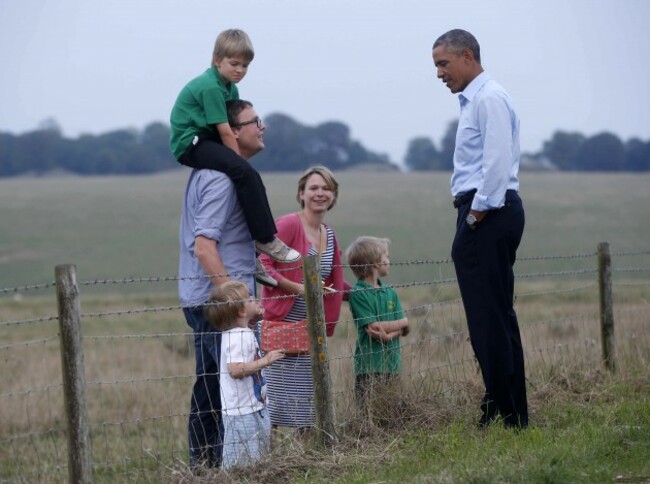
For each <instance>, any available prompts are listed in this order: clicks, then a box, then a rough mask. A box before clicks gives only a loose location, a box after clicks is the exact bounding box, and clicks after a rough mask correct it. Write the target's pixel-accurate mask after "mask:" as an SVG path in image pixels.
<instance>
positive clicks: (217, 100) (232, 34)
mask: <svg viewBox="0 0 650 484" xmlns="http://www.w3.org/2000/svg"><path fill="white" fill-rule="evenodd" d="M254 56H255V52H254V51H253V44H252V43H251V41H250V38H249V37H248V35H247V34H246V33H245V32H243V31H242V30H239V29H229V30H225V31H223V32H221V33H220V34H219V36H218V37H217V40H216V42H215V46H214V51H213V54H212V65H211V66H210V68H208V69H207V70H206V71H205V72H204V73H203V74H201V75H200V76H198V77H196V78H194V79H193V80H191V81H190V82H189V83H188V84H187V85H186V86H185V87H184V88H183V89H182V91H181V92H180V94H179V95H178V98H177V99H176V103H175V104H174V107H173V109H172V112H171V116H170V131H171V132H170V138H171V140H170V141H171V149H172V152H173V154H174V156H175V157H176V159H177V160H178V162H179V163H181V164H183V165H186V166H189V167H191V168H196V169H202V168H208V169H211V170H217V171H220V172H222V173H225V174H226V175H228V177H229V178H230V179H231V180H232V182H233V183H234V185H235V190H236V192H237V198H238V200H239V203H240V204H241V207H242V210H243V211H244V217H245V218H246V223H247V225H248V229H249V230H250V232H251V235H252V237H253V239H254V240H255V245H256V248H257V250H258V252H262V253H265V254H267V255H269V256H270V257H272V258H273V259H275V260H276V261H278V262H295V261H296V260H298V259H299V258H300V254H299V253H298V252H296V251H295V250H293V249H291V248H290V247H287V246H286V245H285V244H284V242H282V241H281V240H280V239H278V238H277V237H276V236H275V234H276V233H277V229H276V227H275V222H274V218H273V214H272V213H271V208H270V206H269V201H268V199H267V197H266V188H265V187H264V183H263V182H262V177H261V176H260V174H259V172H258V171H257V170H256V169H255V168H253V166H252V165H251V164H250V163H249V162H248V161H246V160H244V159H243V158H242V157H241V156H239V148H238V147H237V139H236V135H235V133H234V132H233V130H232V128H233V127H241V126H245V125H247V124H253V123H256V124H257V126H258V127H259V128H261V127H262V126H263V124H262V120H261V119H260V118H259V117H255V118H254V119H250V120H246V121H243V122H240V123H239V124H237V125H234V126H231V125H230V124H229V122H228V115H227V110H226V102H227V101H229V100H233V99H239V91H238V90H237V86H236V84H237V83H238V82H239V81H241V80H242V79H243V78H244V76H245V75H246V72H247V71H248V66H249V64H250V63H251V62H252V60H253V57H254ZM260 266H261V264H258V266H257V267H258V270H260V269H261V267H260ZM258 280H259V282H262V283H263V284H267V285H271V286H274V285H276V284H277V282H276V281H274V280H273V279H272V278H270V277H269V276H268V275H267V274H265V273H263V275H262V277H260V278H258ZM274 283H275V284H274Z"/></svg>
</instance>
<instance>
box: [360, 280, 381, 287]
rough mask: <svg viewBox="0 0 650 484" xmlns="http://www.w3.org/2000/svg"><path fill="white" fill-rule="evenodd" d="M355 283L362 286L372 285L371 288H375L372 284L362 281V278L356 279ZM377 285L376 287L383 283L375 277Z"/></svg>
mask: <svg viewBox="0 0 650 484" xmlns="http://www.w3.org/2000/svg"><path fill="white" fill-rule="evenodd" d="M357 284H359V285H361V286H364V287H372V288H375V286H373V285H372V284H368V283H367V282H366V281H364V280H363V279H357ZM377 286H378V287H383V286H384V285H383V284H382V283H381V279H377ZM375 289H377V288H375Z"/></svg>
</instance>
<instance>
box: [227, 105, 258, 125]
mask: <svg viewBox="0 0 650 484" xmlns="http://www.w3.org/2000/svg"><path fill="white" fill-rule="evenodd" d="M252 107H253V103H252V102H250V101H244V100H243V99H232V100H230V101H226V113H227V114H228V124H229V125H230V126H234V125H235V124H237V117H238V116H239V115H240V114H241V112H242V111H243V110H244V109H246V108H252Z"/></svg>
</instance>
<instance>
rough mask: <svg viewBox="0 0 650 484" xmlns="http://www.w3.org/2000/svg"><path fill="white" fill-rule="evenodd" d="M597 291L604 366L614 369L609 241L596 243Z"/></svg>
mask: <svg viewBox="0 0 650 484" xmlns="http://www.w3.org/2000/svg"><path fill="white" fill-rule="evenodd" d="M598 291H599V294H600V335H601V340H602V345H603V362H604V363H605V368H607V369H608V370H609V371H611V372H615V371H616V340H615V339H614V300H613V297H612V258H611V255H610V252H609V243H608V242H601V243H599V244H598Z"/></svg>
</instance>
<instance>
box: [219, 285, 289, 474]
mask: <svg viewBox="0 0 650 484" xmlns="http://www.w3.org/2000/svg"><path fill="white" fill-rule="evenodd" d="M208 304H209V305H208V306H207V308H206V317H207V319H208V320H209V321H210V323H211V324H212V325H213V326H215V327H216V328H217V329H218V330H220V331H223V333H222V336H221V357H220V366H219V370H220V380H221V381H220V386H221V406H222V409H221V414H222V416H223V424H224V431H225V435H224V442H223V460H222V466H223V467H224V468H230V467H234V466H236V465H239V466H243V465H247V464H250V463H252V462H254V461H256V460H258V459H259V458H260V457H261V456H262V455H263V454H264V453H265V452H266V451H267V450H268V448H269V445H270V442H271V421H270V420H269V414H268V411H267V409H266V382H265V381H264V374H263V373H262V368H264V367H266V366H269V365H271V364H273V363H274V362H275V361H277V360H279V359H282V358H284V353H283V352H282V351H281V350H274V351H269V352H268V353H266V355H264V357H260V349H259V346H258V343H257V338H256V337H255V334H254V333H253V331H252V330H251V329H250V328H249V325H250V324H251V323H254V322H255V321H257V320H258V319H259V318H260V317H261V315H262V314H263V309H262V307H261V306H260V305H259V303H258V302H257V300H255V299H253V298H251V297H250V294H249V293H248V287H247V286H246V284H244V283H243V282H241V281H228V282H226V283H224V284H220V285H219V286H217V287H215V289H214V290H213V291H212V294H211V296H210V300H209V303H208Z"/></svg>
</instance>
